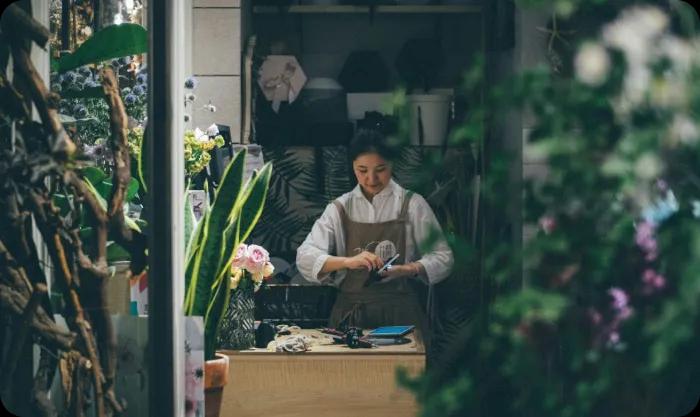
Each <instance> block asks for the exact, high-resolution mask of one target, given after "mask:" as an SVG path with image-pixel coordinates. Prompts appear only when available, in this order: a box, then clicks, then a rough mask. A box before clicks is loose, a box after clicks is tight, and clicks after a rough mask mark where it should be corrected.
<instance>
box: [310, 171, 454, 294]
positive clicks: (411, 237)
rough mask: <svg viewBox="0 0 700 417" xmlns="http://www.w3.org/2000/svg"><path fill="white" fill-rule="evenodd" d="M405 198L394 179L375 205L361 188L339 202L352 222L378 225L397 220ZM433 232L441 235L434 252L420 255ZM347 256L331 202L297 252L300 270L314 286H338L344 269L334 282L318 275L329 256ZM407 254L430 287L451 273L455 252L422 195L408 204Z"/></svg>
mask: <svg viewBox="0 0 700 417" xmlns="http://www.w3.org/2000/svg"><path fill="white" fill-rule="evenodd" d="M403 197H404V189H403V188H402V187H401V186H400V185H398V184H397V183H396V182H394V180H391V181H390V182H389V184H387V186H386V187H385V188H384V189H383V190H382V191H380V192H379V193H377V195H375V196H374V198H373V199H372V202H370V201H369V200H367V198H366V197H365V196H364V195H363V194H362V190H360V186H359V185H358V186H356V187H355V188H354V189H353V190H352V191H350V192H349V193H345V194H343V195H342V196H340V197H338V201H339V202H340V204H342V205H343V207H344V208H345V211H346V213H347V215H348V216H349V217H350V220H352V221H355V222H362V223H379V222H386V221H390V220H395V219H396V218H397V217H398V216H399V214H400V211H401V206H402V204H403ZM348 203H350V204H348ZM434 231H437V232H439V233H438V235H439V237H438V239H437V240H436V241H435V244H434V245H433V247H432V250H431V251H427V252H425V253H421V252H420V247H421V246H423V245H422V242H426V241H428V239H429V237H430V236H431V234H432V233H433V232H434ZM345 253H346V252H345V235H344V231H343V224H342V221H341V218H340V214H339V213H338V209H337V207H336V206H335V205H334V204H333V203H331V204H328V205H327V206H326V209H325V210H324V211H323V214H322V215H321V217H320V218H319V219H318V220H316V223H314V225H313V227H312V228H311V232H310V233H309V235H308V236H307V237H306V239H305V240H304V243H302V244H301V246H299V248H298V249H297V269H298V270H299V272H300V273H301V274H302V275H303V276H304V278H306V279H307V280H308V281H311V282H313V283H324V284H325V283H332V284H335V285H339V284H340V282H341V281H342V280H343V279H344V278H345V271H344V270H341V271H338V272H336V274H335V277H334V279H331V275H330V274H324V275H322V276H319V272H320V271H321V268H322V267H323V264H325V263H326V260H327V259H328V257H329V256H331V255H334V256H345ZM405 255H406V258H405V262H406V263H409V262H420V263H421V264H422V265H423V267H424V268H425V272H426V274H427V278H428V283H430V284H435V283H437V282H439V281H442V280H443V279H445V278H447V276H448V275H449V274H450V272H451V271H452V264H453V263H454V258H453V256H452V250H450V247H449V246H448V244H447V242H446V241H445V237H444V235H443V233H442V228H441V227H440V224H439V223H438V221H437V219H436V218H435V214H434V213H433V211H432V209H431V208H430V206H429V205H428V202H427V201H425V199H424V198H423V196H421V195H420V194H413V197H412V198H411V201H410V202H409V204H408V221H407V224H406V254H405Z"/></svg>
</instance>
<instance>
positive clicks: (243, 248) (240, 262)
mask: <svg viewBox="0 0 700 417" xmlns="http://www.w3.org/2000/svg"><path fill="white" fill-rule="evenodd" d="M247 259H248V246H247V245H246V244H245V243H241V244H240V245H239V246H238V249H237V250H236V256H235V257H234V258H233V261H231V266H233V267H236V268H243V267H245V264H246V260H247Z"/></svg>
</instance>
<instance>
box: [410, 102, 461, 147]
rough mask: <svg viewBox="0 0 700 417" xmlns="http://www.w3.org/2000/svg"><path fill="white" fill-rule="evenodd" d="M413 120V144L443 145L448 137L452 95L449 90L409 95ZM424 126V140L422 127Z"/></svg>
mask: <svg viewBox="0 0 700 417" xmlns="http://www.w3.org/2000/svg"><path fill="white" fill-rule="evenodd" d="M407 99H408V103H409V108H410V120H411V145H421V144H422V145H428V146H441V145H442V144H444V143H445V139H446V138H447V124H448V121H449V117H450V108H451V104H452V95H451V94H449V93H447V92H434V93H430V94H410V95H408V96H407ZM421 125H422V128H423V142H422V143H421V141H420V128H421Z"/></svg>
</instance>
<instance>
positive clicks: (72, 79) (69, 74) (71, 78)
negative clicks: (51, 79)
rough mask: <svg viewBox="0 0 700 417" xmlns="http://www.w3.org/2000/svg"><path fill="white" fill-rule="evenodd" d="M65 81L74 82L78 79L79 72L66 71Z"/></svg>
mask: <svg viewBox="0 0 700 417" xmlns="http://www.w3.org/2000/svg"><path fill="white" fill-rule="evenodd" d="M63 81H65V82H67V83H68V84H73V83H75V82H76V81H78V74H77V73H75V72H73V71H68V72H67V73H65V75H64V77H63Z"/></svg>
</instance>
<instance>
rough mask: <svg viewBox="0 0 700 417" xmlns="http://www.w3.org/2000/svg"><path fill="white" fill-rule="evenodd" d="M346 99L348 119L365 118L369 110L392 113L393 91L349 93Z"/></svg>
mask: <svg viewBox="0 0 700 417" xmlns="http://www.w3.org/2000/svg"><path fill="white" fill-rule="evenodd" d="M346 100H347V104H348V119H350V120H353V121H356V120H361V119H364V118H365V112H368V111H376V112H379V113H382V114H391V109H390V108H389V107H390V106H389V101H390V100H391V93H348V94H347V96H346Z"/></svg>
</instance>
